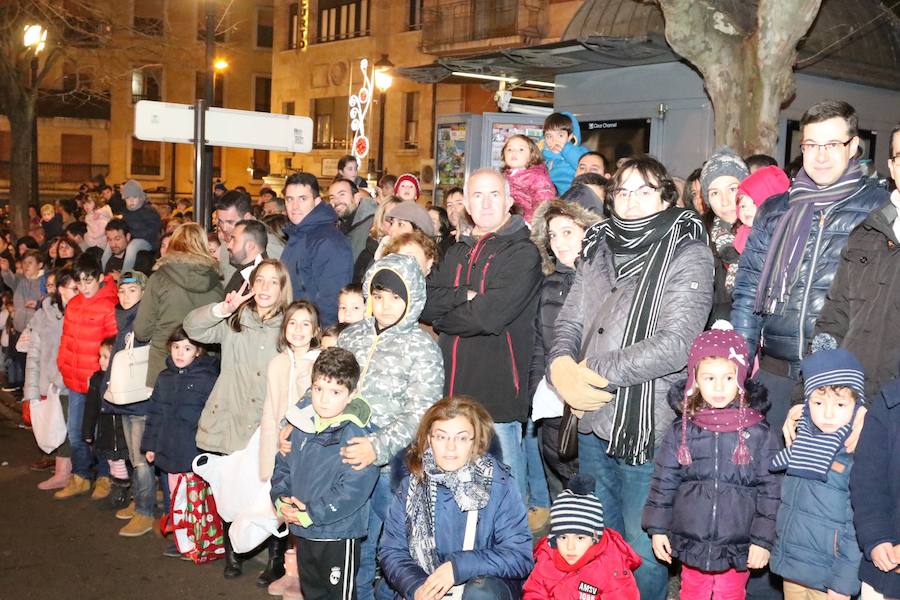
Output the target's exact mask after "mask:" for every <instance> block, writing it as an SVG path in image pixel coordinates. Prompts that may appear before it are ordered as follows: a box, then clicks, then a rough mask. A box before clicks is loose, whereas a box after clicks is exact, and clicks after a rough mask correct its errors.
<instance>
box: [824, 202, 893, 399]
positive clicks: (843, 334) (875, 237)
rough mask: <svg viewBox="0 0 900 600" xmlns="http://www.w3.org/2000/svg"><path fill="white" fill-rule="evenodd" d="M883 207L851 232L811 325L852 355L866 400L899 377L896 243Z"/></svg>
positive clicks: (889, 210)
mask: <svg viewBox="0 0 900 600" xmlns="http://www.w3.org/2000/svg"><path fill="white" fill-rule="evenodd" d="M896 218H897V209H896V207H894V205H893V204H891V203H890V202H888V203H887V204H885V205H884V206H882V207H881V208H879V209H878V210H876V211H873V212H872V214H870V215H869V217H868V218H867V219H866V220H865V221H863V223H862V224H861V225H860V226H859V227H857V228H856V229H854V230H853V233H851V234H850V239H849V240H848V241H847V246H846V247H845V248H844V251H843V252H842V253H841V261H840V264H839V265H838V268H837V274H836V275H835V276H834V283H832V284H831V290H830V291H829V292H828V297H827V298H826V300H825V306H823V307H822V314H820V315H819V320H818V321H816V333H828V334H830V335H832V336H834V338H835V339H837V340H838V342H839V343H840V345H841V346H842V347H843V348H846V349H848V350H850V351H851V352H853V354H855V355H856V357H857V358H859V360H860V362H861V363H862V366H863V369H864V371H865V373H866V397H867V398H874V397H875V394H876V393H878V390H879V389H881V386H882V385H884V384H885V383H887V382H888V381H890V380H891V379H894V378H895V377H897V376H898V375H900V344H898V343H897V339H898V338H900V269H898V268H897V267H898V266H900V240H898V239H897V236H896V235H895V234H894V229H893V227H892V224H893V222H894V219H896Z"/></svg>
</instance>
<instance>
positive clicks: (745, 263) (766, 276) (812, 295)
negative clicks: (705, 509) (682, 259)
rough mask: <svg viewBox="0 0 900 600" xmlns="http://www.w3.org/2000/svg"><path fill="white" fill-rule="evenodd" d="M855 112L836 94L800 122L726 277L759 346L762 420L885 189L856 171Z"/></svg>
mask: <svg viewBox="0 0 900 600" xmlns="http://www.w3.org/2000/svg"><path fill="white" fill-rule="evenodd" d="M857 126H858V117H857V115H856V110H855V109H854V108H853V107H852V106H850V105H849V104H847V103H846V102H842V101H839V100H825V101H822V102H819V103H818V104H815V105H813V106H812V107H811V108H810V109H809V110H807V111H806V113H804V115H803V117H802V119H801V121H800V131H801V135H802V138H801V140H800V150H801V152H802V154H803V168H802V169H801V170H800V172H799V173H798V174H797V177H796V178H795V179H794V181H793V182H792V184H791V187H790V189H789V190H788V191H787V192H786V193H785V194H782V195H781V196H777V197H774V198H770V199H769V200H767V201H766V202H765V204H763V205H762V207H761V208H760V210H759V213H758V214H757V215H756V219H755V220H754V222H753V230H752V232H751V234H750V239H749V240H748V242H747V247H746V249H745V250H744V254H743V255H742V256H741V262H740V264H739V266H738V272H737V278H736V281H735V284H734V294H733V298H734V301H733V304H732V312H731V320H732V322H733V323H734V326H735V329H736V330H737V331H738V332H740V333H741V334H742V335H743V336H744V337H745V338H746V339H747V343H748V345H749V347H750V351H751V355H752V354H755V353H756V351H757V349H759V348H761V351H760V353H759V360H760V365H759V366H760V369H759V371H758V373H757V375H756V378H757V379H759V380H760V381H762V382H763V383H764V384H765V385H766V387H767V388H768V390H769V399H770V400H771V401H772V408H771V409H770V410H769V412H768V414H767V415H766V418H767V420H768V421H769V424H770V425H771V426H772V427H774V428H777V429H781V427H782V424H783V423H784V420H785V415H786V413H787V410H788V408H789V406H790V404H791V397H792V394H793V391H794V386H795V384H796V383H797V382H798V381H799V376H800V360H801V359H802V358H803V357H804V356H806V355H807V354H809V352H810V345H811V343H812V339H813V333H814V331H813V329H814V325H815V323H816V319H817V318H818V317H819V313H820V311H821V307H822V305H823V303H824V302H825V295H826V294H827V293H828V288H829V287H830V286H831V282H832V280H833V279H834V274H835V271H836V270H837V266H838V263H839V262H840V260H841V251H842V250H843V249H844V246H845V245H846V244H847V238H848V236H849V235H850V232H851V231H852V230H853V228H854V227H856V226H857V225H859V224H860V223H861V222H862V221H863V220H865V218H866V217H867V216H868V214H869V213H870V212H871V211H872V210H874V209H875V208H877V207H878V206H881V205H882V204H884V203H885V202H886V201H887V199H888V193H887V191H886V190H885V189H884V188H883V187H880V186H879V185H878V183H877V182H876V181H873V180H871V179H869V178H866V177H863V173H862V170H861V169H860V166H859V161H858V157H857V150H858V148H859V136H858V135H857Z"/></svg>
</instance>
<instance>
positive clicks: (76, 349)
mask: <svg viewBox="0 0 900 600" xmlns="http://www.w3.org/2000/svg"><path fill="white" fill-rule="evenodd" d="M75 281H76V283H77V285H78V295H77V296H75V297H74V298H72V300H70V301H69V303H68V304H67V305H66V311H65V316H64V317H63V330H62V337H61V338H60V341H59V355H58V356H57V358H56V365H57V366H58V367H59V372H60V373H61V374H62V378H63V383H64V384H65V386H66V390H65V391H63V392H62V393H61V394H60V395H61V396H63V395H65V396H66V397H67V403H68V415H67V418H66V425H67V427H68V430H69V432H68V433H69V444H70V446H71V448H72V474H73V476H72V479H70V480H69V484H68V485H67V486H66V487H64V488H63V489H61V490H59V491H58V492H56V494H54V496H53V497H54V498H56V499H58V500H63V499H66V498H71V497H73V496H80V495H82V494H86V493H88V492H89V491H90V490H91V478H92V474H93V470H92V465H93V463H94V457H93V456H92V454H91V448H90V446H88V445H87V444H86V443H85V442H84V439H83V437H82V424H83V419H84V407H85V404H86V402H87V392H88V388H89V381H90V378H91V375H93V374H94V373H96V372H97V370H98V369H99V368H100V343H101V342H102V341H103V340H105V339H106V338H108V337H115V335H116V330H117V327H116V304H117V303H118V301H119V297H118V293H117V290H116V283H115V281H114V280H113V278H112V276H110V275H107V276H106V277H105V278H103V274H102V272H101V271H100V263H99V262H98V261H97V259H96V258H94V257H93V256H92V255H90V254H82V255H81V256H79V257H78V259H77V260H76V261H75ZM111 485H112V482H111V481H110V478H109V465H108V464H107V463H106V461H105V460H101V461H99V462H97V486H96V488H95V489H94V493H93V494H92V497H93V498H94V499H95V500H100V499H102V498H105V497H106V496H107V495H108V494H109V491H110V488H111Z"/></svg>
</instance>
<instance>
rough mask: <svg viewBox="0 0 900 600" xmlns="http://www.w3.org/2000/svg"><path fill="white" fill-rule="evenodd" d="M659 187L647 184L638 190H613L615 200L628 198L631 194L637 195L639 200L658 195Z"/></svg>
mask: <svg viewBox="0 0 900 600" xmlns="http://www.w3.org/2000/svg"><path fill="white" fill-rule="evenodd" d="M657 190H659V188H658V187H656V186H653V185H650V184H646V185H642V186H641V187H639V188H638V189H636V190H626V189H625V188H616V189H614V190H613V191H612V196H613V199H614V200H619V201H622V200H628V199H629V198H631V196H637V199H638V200H649V199H650V198H652V197H653V196H655V195H656V192H657Z"/></svg>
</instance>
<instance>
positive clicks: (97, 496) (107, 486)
mask: <svg viewBox="0 0 900 600" xmlns="http://www.w3.org/2000/svg"><path fill="white" fill-rule="evenodd" d="M111 489H112V480H111V479H110V478H109V477H98V478H97V481H96V482H95V483H94V493H92V494H91V500H103V499H104V498H106V497H107V496H109V492H110V490H111Z"/></svg>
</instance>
